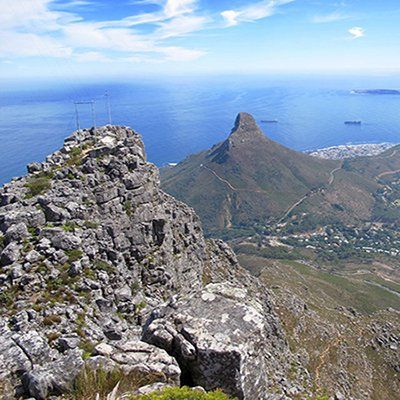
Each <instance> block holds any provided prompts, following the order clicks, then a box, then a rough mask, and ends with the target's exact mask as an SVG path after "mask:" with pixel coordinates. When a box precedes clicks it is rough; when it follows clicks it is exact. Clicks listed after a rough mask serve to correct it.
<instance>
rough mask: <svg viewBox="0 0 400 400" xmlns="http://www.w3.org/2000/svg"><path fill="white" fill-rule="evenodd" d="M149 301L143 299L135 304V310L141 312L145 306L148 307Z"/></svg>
mask: <svg viewBox="0 0 400 400" xmlns="http://www.w3.org/2000/svg"><path fill="white" fill-rule="evenodd" d="M146 306H147V303H146V302H145V301H141V302H140V303H138V304H136V305H135V311H136V312H139V311H141V310H143V308H146Z"/></svg>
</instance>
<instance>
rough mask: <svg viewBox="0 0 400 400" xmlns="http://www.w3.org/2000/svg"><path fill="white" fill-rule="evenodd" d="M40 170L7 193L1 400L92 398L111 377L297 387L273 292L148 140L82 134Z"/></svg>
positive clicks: (117, 131)
mask: <svg viewBox="0 0 400 400" xmlns="http://www.w3.org/2000/svg"><path fill="white" fill-rule="evenodd" d="M28 170H29V174H28V175H27V176H24V177H21V178H17V179H14V180H13V181H12V182H10V183H8V184H6V185H4V187H2V188H0V348H1V352H0V398H1V399H5V400H8V399H14V398H18V399H19V398H32V397H33V398H35V399H37V400H44V399H47V398H49V396H51V395H60V394H63V393H69V394H70V396H71V397H67V398H70V399H74V400H81V399H89V398H90V399H92V398H95V394H96V393H98V391H101V393H102V394H103V395H105V394H106V393H104V390H102V389H104V387H103V388H98V387H95V386H94V384H95V383H99V382H100V381H105V382H103V383H105V384H106V383H107V381H108V380H110V381H111V382H114V385H116V384H117V382H119V381H121V385H120V391H121V393H125V392H126V391H128V390H129V391H130V390H135V389H137V387H138V386H141V385H145V384H146V383H153V382H158V383H159V384H165V383H169V384H175V385H179V384H186V385H191V386H197V385H200V384H201V385H203V386H204V388H205V389H206V390H211V389H215V388H217V387H219V388H222V389H224V390H225V391H226V392H227V393H228V394H229V395H232V396H235V398H238V399H255V398H259V399H264V398H265V399H266V398H268V399H271V398H275V397H269V395H270V394H271V390H272V388H274V390H273V392H274V393H276V391H278V393H284V392H285V391H287V390H288V387H290V385H292V384H293V385H296V386H298V383H297V382H296V380H295V379H293V380H292V382H293V383H291V382H290V380H287V381H285V383H281V381H282V376H285V375H286V372H287V370H288V368H289V366H290V364H291V363H293V362H295V363H296V365H297V364H298V363H297V362H296V361H295V360H294V357H293V356H292V354H291V353H290V351H289V348H288V346H287V343H286V341H285V337H284V335H283V331H282V329H281V327H280V324H279V320H278V319H277V317H276V314H275V313H274V311H273V303H272V302H271V300H270V298H269V294H268V293H267V292H266V290H265V288H264V287H262V286H260V285H259V284H258V282H257V281H256V280H255V279H252V278H251V277H250V276H249V275H248V274H246V272H245V271H244V270H243V269H242V268H241V267H240V266H239V265H238V263H237V260H236V257H235V255H234V254H233V253H232V251H231V250H230V248H229V246H227V245H226V244H225V243H223V242H222V241H206V240H205V239H204V236H203V232H202V228H201V224H200V221H199V218H198V217H197V216H196V214H195V213H194V212H193V210H192V209H191V208H189V207H188V206H186V205H185V204H182V203H180V202H179V201H177V200H175V199H174V198H173V197H171V196H169V195H167V194H166V193H164V192H163V191H162V190H160V187H159V177H158V170H157V168H156V167H155V166H154V165H152V164H150V163H148V162H147V161H146V156H145V152H144V147H143V143H142V141H141V139H140V137H139V135H138V134H136V133H135V132H134V131H132V130H131V129H128V128H125V127H118V126H106V127H101V128H97V129H90V130H80V131H78V132H75V133H74V134H73V135H72V136H71V137H69V138H67V139H66V141H65V144H64V146H63V147H62V149H60V151H57V152H55V153H54V154H52V155H50V156H48V157H47V158H46V161H45V162H43V163H34V164H31V165H29V166H28ZM193 307H194V308H195V310H196V312H195V313H196V319H194V318H193V316H194V312H193V309H192V308H193ZM211 310H214V311H213V312H211ZM221 310H222V311H223V315H222V312H220V311H221ZM185 315H187V318H184V316H185ZM221 315H222V317H223V318H222V320H221ZM169 317H170V318H171V321H170V320H169ZM178 317H179V323H177V321H178ZM154 327H157V329H153V328H154ZM163 327H164V328H165V331H163ZM188 332H190V334H188ZM222 333H223V334H222ZM254 347H257V349H258V351H257V352H255V351H254ZM264 359H268V363H265V362H264V361H263V360H264ZM210 360H212V362H211V361H210ZM260 360H261V361H262V362H263V365H264V366H263V368H259V365H260V362H261V361H260ZM227 363H229V364H227ZM299 368H300V369H302V367H301V365H300V364H299ZM96 370H100V372H99V377H103V378H102V379H100V378H99V379H98V380H96V373H95V372H93V371H96ZM250 372H251V373H250ZM105 373H107V374H108V375H106V378H104V374H105ZM93 374H94V378H93ZM90 377H92V378H93V379H92V381H91V380H90ZM255 382H257V384H255ZM301 382H305V381H304V379H301ZM77 385H78V386H79V385H80V386H79V387H80V388H81V389H82V390H85V393H87V391H86V390H89V391H90V390H91V392H90V393H91V394H92V396H89V395H82V393H78V394H77V393H76V389H77ZM108 385H110V384H108ZM300 385H302V384H300ZM135 386H136V387H135ZM301 387H302V388H303V389H304V394H309V393H310V391H309V390H307V388H306V387H303V386H301ZM112 388H113V386H111V387H110V390H109V391H111V390H112ZM71 391H72V394H71ZM107 393H108V392H107ZM259 393H262V395H259ZM79 394H80V395H79ZM105 397H106V396H103V397H101V398H105ZM63 398H65V397H63ZM279 398H282V397H279Z"/></svg>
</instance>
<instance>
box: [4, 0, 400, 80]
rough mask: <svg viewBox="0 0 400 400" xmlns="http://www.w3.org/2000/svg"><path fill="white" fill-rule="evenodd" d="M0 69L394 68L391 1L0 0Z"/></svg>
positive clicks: (398, 17)
mask: <svg viewBox="0 0 400 400" xmlns="http://www.w3.org/2000/svg"><path fill="white" fill-rule="evenodd" d="M0 6H1V11H2V13H1V14H0V77H1V78H3V79H21V78H30V77H51V76H53V77H59V76H65V77H79V76H82V77H85V76H91V77H102V76H105V75H106V76H108V77H113V76H115V77H118V76H138V75H154V74H157V75H168V74H175V75H176V74H178V75H180V74H187V75H190V74H193V73H206V74H208V73H233V74H235V73H238V74H239V73H240V74H263V73H266V74H267V73H290V74H291V73H330V74H333V73H335V74H336V73H339V74H343V73H365V74H382V73H383V74H386V73H400V24H399V22H400V2H399V1H398V0H382V1H378V0H345V1H340V0H232V1H227V0H107V1H106V0H0Z"/></svg>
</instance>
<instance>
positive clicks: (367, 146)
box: [304, 142, 398, 160]
mask: <svg viewBox="0 0 400 400" xmlns="http://www.w3.org/2000/svg"><path fill="white" fill-rule="evenodd" d="M397 145H398V143H389V142H383V143H361V144H342V145H338V146H330V147H324V148H321V149H316V150H306V151H304V153H306V154H308V155H310V156H313V157H318V158H324V159H329V160H343V159H346V158H354V157H371V156H377V155H379V154H382V153H383V152H385V151H386V150H389V149H391V148H392V147H394V146H397Z"/></svg>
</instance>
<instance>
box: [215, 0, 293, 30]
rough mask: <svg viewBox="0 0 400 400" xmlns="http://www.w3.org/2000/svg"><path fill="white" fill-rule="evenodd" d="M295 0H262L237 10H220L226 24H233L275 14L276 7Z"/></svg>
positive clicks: (228, 25)
mask: <svg viewBox="0 0 400 400" xmlns="http://www.w3.org/2000/svg"><path fill="white" fill-rule="evenodd" d="M293 1H295V0H264V1H259V2H257V3H254V4H251V5H248V6H246V7H243V8H240V9H237V10H225V11H223V12H221V16H222V18H224V20H225V23H226V26H227V27H230V26H235V25H238V24H239V23H241V22H253V21H257V20H260V19H263V18H267V17H270V16H272V15H274V14H276V12H277V10H278V7H279V6H282V5H285V4H289V3H292V2H293Z"/></svg>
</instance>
